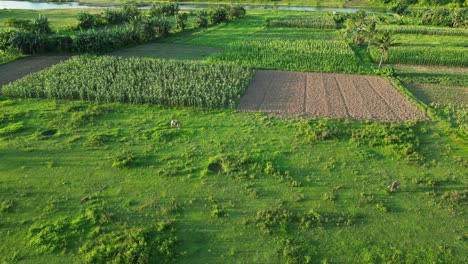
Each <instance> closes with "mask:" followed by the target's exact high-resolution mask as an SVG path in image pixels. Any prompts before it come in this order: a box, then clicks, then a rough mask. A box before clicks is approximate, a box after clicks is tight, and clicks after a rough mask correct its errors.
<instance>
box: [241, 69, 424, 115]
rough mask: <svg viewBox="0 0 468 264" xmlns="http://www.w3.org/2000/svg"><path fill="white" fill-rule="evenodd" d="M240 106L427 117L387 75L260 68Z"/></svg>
mask: <svg viewBox="0 0 468 264" xmlns="http://www.w3.org/2000/svg"><path fill="white" fill-rule="evenodd" d="M238 108H239V110H243V111H262V112H272V113H280V114H300V115H312V116H324V117H338V118H353V119H366V120H370V119H372V120H383V121H406V120H420V119H426V116H425V115H424V114H423V113H422V112H421V111H420V110H419V109H418V108H417V107H416V106H415V105H414V104H412V103H411V102H410V101H409V100H408V99H407V98H405V97H404V96H403V95H401V94H400V92H399V91H398V90H397V89H396V88H395V87H393V86H392V84H390V82H388V81H387V80H386V79H383V78H380V77H376V76H363V75H349V74H322V73H297V72H281V71H257V74H256V75H255V78H254V79H253V81H252V82H251V84H250V86H249V88H248V90H247V92H246V94H245V95H244V96H243V97H242V99H241V102H240V104H239V107H238Z"/></svg>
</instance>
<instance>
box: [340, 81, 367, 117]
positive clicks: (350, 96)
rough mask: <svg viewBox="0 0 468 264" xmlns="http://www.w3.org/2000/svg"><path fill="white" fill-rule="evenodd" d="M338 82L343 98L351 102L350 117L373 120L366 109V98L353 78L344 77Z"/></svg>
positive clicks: (348, 105) (349, 106) (349, 107)
mask: <svg viewBox="0 0 468 264" xmlns="http://www.w3.org/2000/svg"><path fill="white" fill-rule="evenodd" d="M337 80H338V85H339V87H340V88H341V93H342V94H343V97H344V98H345V99H346V100H349V101H350V102H351V103H349V104H347V107H348V113H349V116H350V117H352V118H359V119H370V118H372V115H371V114H370V113H369V111H368V109H367V107H366V103H365V100H364V98H362V95H361V93H360V92H359V91H358V89H357V88H356V86H355V85H354V83H353V76H350V75H342V76H340V78H337Z"/></svg>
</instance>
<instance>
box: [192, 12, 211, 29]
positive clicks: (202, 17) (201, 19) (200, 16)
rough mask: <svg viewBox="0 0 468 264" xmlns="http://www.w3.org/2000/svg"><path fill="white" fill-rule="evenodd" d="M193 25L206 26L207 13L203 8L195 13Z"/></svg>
mask: <svg viewBox="0 0 468 264" xmlns="http://www.w3.org/2000/svg"><path fill="white" fill-rule="evenodd" d="M195 25H196V26H198V27H208V13H207V12H206V11H204V10H202V11H199V12H198V13H197V14H196V19H195Z"/></svg>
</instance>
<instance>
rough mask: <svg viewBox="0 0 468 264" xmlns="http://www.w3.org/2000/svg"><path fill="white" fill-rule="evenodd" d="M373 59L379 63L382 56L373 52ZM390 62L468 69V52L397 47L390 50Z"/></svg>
mask: <svg viewBox="0 0 468 264" xmlns="http://www.w3.org/2000/svg"><path fill="white" fill-rule="evenodd" d="M371 57H372V58H373V59H374V61H376V62H378V61H379V59H380V54H379V53H378V52H377V51H376V50H375V49H373V50H371ZM388 62H389V63H392V64H419V65H438V66H462V67H468V52H467V51H466V48H462V47H426V46H419V47H418V46H416V47H411V46H410V47H408V46H401V47H400V46H397V47H392V48H390V50H389V52H388Z"/></svg>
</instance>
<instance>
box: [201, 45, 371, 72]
mask: <svg viewBox="0 0 468 264" xmlns="http://www.w3.org/2000/svg"><path fill="white" fill-rule="evenodd" d="M210 60H211V61H215V62H219V61H221V62H226V63H227V62H230V63H233V64H235V65H242V66H248V67H252V68H258V69H277V70H290V71H316V72H335V71H339V72H349V73H357V72H364V71H365V69H364V68H363V67H362V66H360V60H359V58H357V57H356V56H355V54H354V52H353V50H352V49H351V48H350V47H349V45H348V44H347V43H346V42H344V41H324V40H276V39H273V40H267V39H265V40H251V41H243V42H235V43H232V44H231V45H229V46H228V47H227V48H226V49H225V50H224V52H222V53H219V54H217V55H214V56H213V57H211V58H210Z"/></svg>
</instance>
